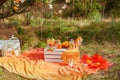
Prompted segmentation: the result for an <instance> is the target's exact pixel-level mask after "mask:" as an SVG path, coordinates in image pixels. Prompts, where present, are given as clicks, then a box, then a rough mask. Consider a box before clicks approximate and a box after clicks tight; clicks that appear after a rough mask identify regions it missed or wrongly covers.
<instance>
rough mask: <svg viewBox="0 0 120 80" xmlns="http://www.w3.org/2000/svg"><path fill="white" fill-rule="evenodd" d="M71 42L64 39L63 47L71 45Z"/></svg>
mask: <svg viewBox="0 0 120 80" xmlns="http://www.w3.org/2000/svg"><path fill="white" fill-rule="evenodd" d="M69 45H70V44H69V42H68V41H64V42H62V48H68V47H69Z"/></svg>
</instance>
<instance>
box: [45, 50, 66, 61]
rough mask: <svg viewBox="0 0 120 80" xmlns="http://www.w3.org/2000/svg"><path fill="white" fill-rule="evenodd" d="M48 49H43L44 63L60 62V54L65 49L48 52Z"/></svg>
mask: <svg viewBox="0 0 120 80" xmlns="http://www.w3.org/2000/svg"><path fill="white" fill-rule="evenodd" d="M47 49H48V48H45V49H44V60H45V61H46V62H62V61H63V60H62V59H61V54H62V53H63V52H64V51H65V50H66V49H54V50H53V51H48V50H47Z"/></svg>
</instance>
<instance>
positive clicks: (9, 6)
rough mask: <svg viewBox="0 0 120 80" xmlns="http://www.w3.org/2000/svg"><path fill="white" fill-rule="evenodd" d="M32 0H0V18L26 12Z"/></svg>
mask: <svg viewBox="0 0 120 80" xmlns="http://www.w3.org/2000/svg"><path fill="white" fill-rule="evenodd" d="M33 4H34V0H1V1H0V19H3V18H7V17H9V16H12V15H14V14H20V13H24V12H28V11H29V9H28V7H30V6H31V5H33Z"/></svg>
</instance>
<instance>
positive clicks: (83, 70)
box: [0, 37, 110, 80]
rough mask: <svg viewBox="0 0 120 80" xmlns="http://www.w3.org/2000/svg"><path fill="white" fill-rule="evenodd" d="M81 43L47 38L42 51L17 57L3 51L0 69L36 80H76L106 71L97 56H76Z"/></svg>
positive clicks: (24, 53) (102, 62)
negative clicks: (0, 67) (45, 45)
mask: <svg viewBox="0 0 120 80" xmlns="http://www.w3.org/2000/svg"><path fill="white" fill-rule="evenodd" d="M82 41H83V39H82V38H81V37H77V38H76V39H75V40H74V39H71V40H70V41H64V42H62V43H61V41H60V40H55V39H53V38H48V39H47V44H48V46H47V47H46V48H45V49H44V48H36V49H31V50H27V51H23V52H22V53H21V54H19V55H18V54H15V52H14V51H12V52H11V53H10V52H9V53H8V52H5V51H4V53H3V54H4V55H3V56H2V57H0V66H2V67H3V68H5V69H6V70H8V71H9V72H12V73H15V74H18V75H20V76H23V77H25V78H30V79H36V80H80V79H81V78H82V77H83V76H87V75H89V74H95V73H97V72H98V71H99V70H107V69H108V67H109V66H110V63H109V61H108V60H107V59H105V58H104V57H102V56H101V55H100V54H98V53H96V54H94V55H92V56H88V55H87V54H84V55H81V54H80V51H79V46H80V45H81V42H82Z"/></svg>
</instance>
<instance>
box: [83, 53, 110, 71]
mask: <svg viewBox="0 0 120 80" xmlns="http://www.w3.org/2000/svg"><path fill="white" fill-rule="evenodd" d="M81 62H82V63H83V64H87V65H88V67H89V68H92V69H97V68H99V69H107V68H108V66H109V64H108V61H107V59H105V58H103V57H102V56H101V55H99V54H94V55H93V56H92V57H89V56H88V55H86V54H84V55H83V56H82V58H81Z"/></svg>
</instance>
